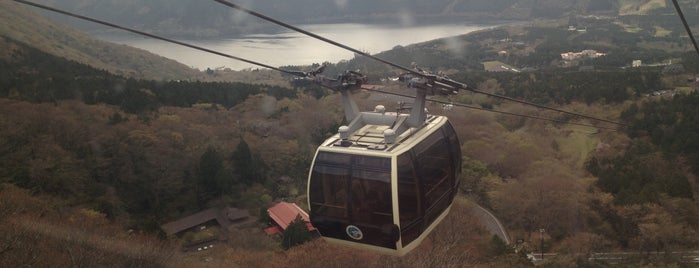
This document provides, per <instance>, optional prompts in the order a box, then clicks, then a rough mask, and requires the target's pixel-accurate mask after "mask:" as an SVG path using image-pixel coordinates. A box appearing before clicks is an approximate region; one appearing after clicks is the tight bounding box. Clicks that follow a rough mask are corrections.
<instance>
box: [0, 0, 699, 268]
mask: <svg viewBox="0 0 699 268" xmlns="http://www.w3.org/2000/svg"><path fill="white" fill-rule="evenodd" d="M592 2H594V1H592ZM584 22H585V20H584V19H580V20H578V23H584ZM594 22H595V24H592V23H590V24H588V25H591V26H588V28H587V31H588V32H587V33H581V32H577V31H576V32H572V31H568V30H567V29H566V28H567V25H560V24H555V23H554V25H555V26H537V25H533V26H532V25H516V26H511V27H503V28H498V29H492V30H486V31H482V32H477V33H474V34H470V35H465V36H460V37H457V38H456V39H454V40H451V41H446V40H436V41H431V42H426V43H421V44H416V45H411V46H405V47H402V46H400V47H396V48H394V49H392V50H390V51H386V52H383V53H380V54H379V56H381V57H383V58H386V59H389V60H391V61H395V62H397V63H399V64H402V65H406V66H408V65H410V63H412V62H417V63H419V64H420V66H421V67H422V66H424V67H425V68H427V69H430V70H434V71H435V72H442V73H443V74H445V75H449V77H451V78H453V79H455V80H457V81H464V82H466V83H468V84H469V85H472V86H474V87H476V88H478V89H481V90H484V91H487V92H491V93H496V94H502V95H506V96H509V97H514V98H521V99H526V100H528V101H531V102H535V103H538V104H543V105H550V106H553V107H557V108H561V109H565V110H570V111H575V112H577V113H581V114H586V115H593V116H595V117H598V118H604V119H607V120H612V121H618V122H620V123H621V124H623V125H622V126H620V127H619V128H618V129H616V130H610V128H611V127H610V126H608V125H607V124H605V123H603V122H594V121H591V120H589V119H585V118H576V117H574V116H570V115H560V114H557V113H554V112H552V111H546V110H543V109H537V108H533V107H527V106H524V105H521V104H516V103H510V102H507V101H503V100H501V99H492V98H487V97H485V96H482V95H478V94H474V93H470V92H466V91H465V92H461V93H460V94H459V95H457V96H453V97H449V98H447V97H439V98H438V99H439V100H440V101H443V102H452V103H459V104H470V105H476V106H477V107H479V108H483V110H476V109H468V108H464V107H455V108H454V109H443V106H442V105H441V104H439V103H430V104H428V107H427V109H428V110H429V111H430V112H431V113H435V114H443V115H447V116H449V118H450V121H451V122H452V124H453V125H454V128H455V130H456V131H457V133H458V135H459V139H460V142H461V146H462V152H463V156H462V157H463V161H462V166H463V174H462V177H461V178H460V180H461V192H460V193H459V196H458V197H457V201H456V202H455V204H454V208H453V209H452V212H451V213H450V215H449V216H448V217H447V218H446V219H445V222H444V223H443V224H441V225H440V226H438V228H437V229H436V230H435V232H434V233H433V234H431V235H430V238H429V239H428V240H427V241H426V242H424V243H423V245H421V246H420V247H419V248H417V249H416V250H415V252H417V253H411V254H409V255H408V256H406V257H403V258H397V257H389V256H381V255H377V254H373V253H370V252H363V251H348V250H346V249H344V248H342V247H337V246H332V245H328V244H327V243H324V242H323V241H322V240H312V241H310V242H307V243H304V244H302V245H297V246H294V247H290V248H288V246H287V247H282V246H280V241H277V240H274V239H273V238H270V237H267V236H265V235H264V233H262V231H261V229H262V228H263V227H264V226H265V223H259V222H258V223H256V225H255V227H254V228H249V229H244V230H237V231H235V233H232V234H231V235H230V238H229V240H228V241H227V242H225V243H224V244H223V245H221V247H216V249H215V250H211V251H208V252H202V253H196V252H194V253H189V252H181V251H180V250H179V248H180V242H181V241H178V240H177V239H176V238H172V237H165V235H164V233H163V231H162V230H161V229H160V225H161V224H163V223H164V222H168V221H172V220H175V219H178V218H181V217H183V216H186V215H190V214H192V213H194V212H197V211H201V210H203V209H207V208H212V207H226V206H233V207H239V208H243V209H247V210H248V211H249V212H250V214H251V215H253V216H255V217H257V216H261V218H264V215H265V209H266V208H268V207H269V205H270V204H273V203H274V202H275V201H280V200H285V201H289V202H295V203H297V204H299V205H300V206H301V207H304V208H306V199H305V194H306V193H305V192H306V179H307V174H308V167H309V165H310V162H311V160H312V157H313V153H314V152H315V149H316V146H318V144H320V143H321V142H322V141H323V140H324V139H325V138H327V137H329V136H330V135H331V134H334V133H335V132H336V130H337V128H338V126H339V125H341V124H343V123H346V122H342V120H343V111H342V108H341V107H342V106H341V104H340V98H339V96H337V94H333V93H331V92H328V91H326V90H324V89H321V88H319V87H318V86H316V85H313V84H307V83H294V82H293V80H292V78H291V77H287V76H273V75H271V74H270V73H271V72H272V71H254V72H253V71H244V72H231V73H228V74H220V73H215V72H211V73H205V72H204V73H202V74H200V76H199V77H200V78H202V79H200V80H197V79H193V78H191V77H187V78H183V79H181V80H158V79H146V78H135V77H138V76H124V75H122V74H115V73H112V72H108V71H105V70H100V69H96V68H94V67H91V66H88V65H85V64H83V63H79V62H78V61H75V60H71V59H67V58H64V57H58V56H55V55H53V54H51V53H48V52H46V51H45V50H41V49H37V48H36V47H33V46H31V45H30V44H27V43H25V42H22V41H20V40H16V39H13V38H11V37H3V38H2V40H0V44H1V45H2V48H3V49H2V50H1V51H0V110H1V111H0V237H1V238H0V266H3V267H5V266H7V267H18V266H112V265H113V266H126V267H132V266H133V267H143V266H147V267H173V266H174V267H180V266H188V267H191V266H212V267H217V266H222V265H234V266H235V265H240V266H249V267H259V266H267V265H271V266H286V267H309V266H310V267H320V266H348V265H351V264H355V265H356V264H357V263H362V265H363V266H364V264H366V265H369V266H381V267H386V266H388V267H442V266H454V265H455V264H463V266H474V267H493V266H495V267H503V266H505V267H521V266H529V265H531V262H529V261H528V260H527V259H526V254H527V253H531V252H540V250H542V249H543V250H544V251H545V252H547V253H556V254H557V255H556V256H555V257H551V258H550V259H548V260H547V262H546V263H545V264H546V265H549V266H552V267H561V266H562V267H575V266H581V267H606V265H608V264H605V263H601V262H596V261H593V260H589V259H587V256H589V254H592V253H596V252H636V253H641V254H638V255H634V256H635V257H633V258H630V259H627V260H624V262H625V263H624V264H625V265H628V266H663V265H670V266H673V265H674V266H673V267H675V266H676V267H684V265H686V264H685V263H683V262H682V260H681V259H678V258H676V256H674V255H671V254H670V253H671V252H683V251H694V250H696V249H697V246H699V203H698V202H699V200H698V199H697V195H698V194H699V181H698V179H697V174H698V172H699V147H698V146H699V136H697V135H696V133H697V132H699V117H698V116H697V115H696V112H695V110H696V108H697V106H698V105H699V93H697V92H696V86H695V85H694V84H696V81H695V76H696V75H695V74H696V73H699V57H697V55H696V54H694V53H693V52H691V51H689V50H688V47H686V46H685V45H681V44H678V42H677V40H676V38H674V37H672V36H673V33H676V31H671V34H670V35H669V36H665V35H658V33H657V28H655V29H656V31H640V32H636V33H634V34H630V33H629V32H628V31H627V28H628V27H626V28H625V27H623V26H620V24H622V25H623V24H627V25H626V26H628V25H631V24H633V25H634V26H638V27H644V26H643V25H645V23H646V21H645V20H644V19H643V18H640V19H637V20H635V21H634V20H630V21H624V22H621V23H610V24H606V23H602V22H598V21H594ZM593 26H594V28H593ZM595 28H596V29H599V30H598V31H595V30H593V29H595ZM502 40H505V41H502ZM452 42H456V43H457V44H458V46H459V47H461V48H463V50H460V51H455V50H454V49H453V47H452V46H453V43H452ZM449 44H451V46H450V45H449ZM660 47H665V48H666V49H660ZM582 49H597V50H600V51H605V52H607V53H608V54H609V57H601V58H597V59H584V60H580V61H578V62H575V63H564V62H562V60H560V53H562V52H566V51H579V50H582ZM501 50H507V51H509V53H508V54H507V55H505V56H503V55H501V54H498V52H499V51H501ZM557 53H558V54H557ZM557 55H558V56H557ZM634 59H641V60H643V61H644V62H649V63H664V62H666V61H668V60H670V59H672V60H675V62H677V60H681V61H680V62H681V64H682V67H683V68H682V69H681V70H680V71H671V72H669V71H667V70H666V68H665V66H664V65H657V66H655V65H653V66H644V67H642V68H629V66H627V65H630V62H631V60H634ZM491 60H500V61H502V62H505V63H507V64H511V65H513V66H518V67H519V68H522V69H524V68H525V67H531V69H529V70H527V71H522V72H518V73H504V72H502V73H500V72H486V71H485V70H484V68H483V66H482V62H484V61H491ZM584 66H592V67H593V68H581V67H584ZM284 68H287V69H290V70H291V69H293V70H309V69H311V68H312V67H311V66H287V67H284ZM356 69H360V70H362V72H365V73H367V74H368V76H369V79H370V81H371V82H372V83H376V84H381V85H382V86H384V87H385V88H386V89H388V90H391V91H397V92H405V90H406V88H405V86H404V85H400V84H398V83H391V82H387V81H382V80H381V79H383V78H386V77H391V76H393V75H396V73H395V71H393V70H390V69H387V68H386V67H385V66H381V65H380V64H376V63H374V62H370V61H368V60H366V59H362V58H358V57H357V58H354V59H351V60H347V61H343V62H339V63H331V64H330V65H329V66H328V68H327V69H326V74H327V75H332V74H336V73H340V72H342V71H344V70H356ZM219 75H220V76H219ZM230 75H233V76H235V75H238V76H240V77H243V76H245V77H246V78H245V79H249V80H257V81H268V80H274V81H272V82H271V83H262V82H260V83H247V82H246V83H242V82H226V81H222V80H224V78H223V77H225V76H230ZM239 80H242V78H239ZM661 91H665V92H669V93H664V94H660V93H658V92H661ZM656 93H657V94H656ZM355 98H356V100H357V102H358V104H359V105H360V107H361V108H362V109H370V108H372V107H374V106H375V105H376V104H385V105H387V107H390V108H389V109H394V108H395V109H398V108H397V107H393V106H396V105H397V104H395V103H396V101H395V100H394V99H392V98H390V97H385V96H383V95H381V94H377V93H370V92H366V91H365V92H358V93H356V94H355ZM490 111H506V112H509V113H515V114H520V115H526V116H533V117H546V118H552V119H555V120H554V121H544V120H535V119H531V118H530V119H527V118H525V117H517V116H511V115H505V114H498V113H493V112H490ZM569 123H575V124H569ZM614 127H616V126H614ZM474 204H479V205H482V206H484V207H487V208H488V209H490V210H491V211H492V212H493V213H494V214H495V215H497V216H498V218H500V220H501V221H502V222H503V224H504V225H505V227H506V228H507V230H508V232H509V234H510V236H511V237H512V238H513V240H515V241H518V242H516V244H513V245H504V243H503V242H502V241H501V240H499V239H497V238H494V237H493V236H492V235H491V234H489V233H488V232H487V230H485V229H484V228H483V227H481V225H480V224H479V223H478V222H477V221H478V220H477V219H476V218H475V217H474V216H473V213H472V212H471V210H472V207H473V206H474ZM306 209H307V208H306ZM542 229H543V230H545V232H540V230H542ZM287 238H288V237H287ZM304 239H305V238H304ZM39 241H42V243H39ZM39 244H40V246H36V247H29V246H28V245H39ZM282 244H283V243H282ZM5 254H7V255H5ZM10 254H12V256H13V257H12V258H9V257H8V258H5V257H4V256H3V255H5V256H10ZM547 258H549V257H547Z"/></svg>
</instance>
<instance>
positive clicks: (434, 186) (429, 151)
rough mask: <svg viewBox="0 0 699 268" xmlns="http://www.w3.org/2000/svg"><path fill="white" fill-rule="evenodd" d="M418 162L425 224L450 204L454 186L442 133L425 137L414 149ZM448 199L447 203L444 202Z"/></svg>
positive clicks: (446, 142) (451, 168) (450, 161)
mask: <svg viewBox="0 0 699 268" xmlns="http://www.w3.org/2000/svg"><path fill="white" fill-rule="evenodd" d="M414 151H415V155H416V158H417V162H418V168H417V170H418V175H419V179H420V184H421V187H422V191H423V197H424V200H423V205H424V206H425V215H426V218H425V219H424V220H425V224H426V225H429V224H431V223H432V221H433V220H434V218H435V217H433V215H439V214H440V213H441V212H442V211H444V210H445V209H446V208H447V206H449V204H450V203H451V197H452V195H451V193H452V187H453V185H454V169H453V167H452V166H453V163H454V161H453V158H452V157H451V149H450V148H449V144H448V141H447V139H446V138H445V137H444V134H443V133H442V131H437V132H435V133H433V134H432V135H430V136H429V137H427V139H425V140H424V141H422V142H421V143H420V144H419V145H418V146H416V147H415V148H414ZM443 199H448V200H449V202H444V200H443Z"/></svg>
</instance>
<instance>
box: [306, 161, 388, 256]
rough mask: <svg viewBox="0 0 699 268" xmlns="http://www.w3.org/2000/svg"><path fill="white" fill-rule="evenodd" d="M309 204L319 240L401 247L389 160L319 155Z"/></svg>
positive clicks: (311, 181) (312, 178) (310, 185)
mask: <svg viewBox="0 0 699 268" xmlns="http://www.w3.org/2000/svg"><path fill="white" fill-rule="evenodd" d="M309 200H310V206H311V222H312V224H313V226H315V227H316V228H317V229H318V231H319V232H320V234H321V236H323V237H328V238H334V239H340V240H344V241H347V242H351V243H358V244H366V245H373V246H378V247H382V248H387V249H392V250H395V249H396V248H397V246H396V242H397V241H398V236H399V231H398V229H397V226H396V224H395V223H394V221H393V202H392V192H391V159H390V158H387V157H377V156H367V155H353V154H341V153H332V152H322V151H321V152H318V155H317V156H316V160H315V162H314V166H313V170H312V173H311V178H310V181H309Z"/></svg>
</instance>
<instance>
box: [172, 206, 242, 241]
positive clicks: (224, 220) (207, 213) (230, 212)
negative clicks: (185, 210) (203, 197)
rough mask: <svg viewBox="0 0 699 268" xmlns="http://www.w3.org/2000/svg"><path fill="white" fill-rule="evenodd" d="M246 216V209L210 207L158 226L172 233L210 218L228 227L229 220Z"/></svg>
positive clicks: (237, 219) (232, 220) (236, 219)
mask: <svg viewBox="0 0 699 268" xmlns="http://www.w3.org/2000/svg"><path fill="white" fill-rule="evenodd" d="M248 216H249V214H248V212H247V211H245V210H241V209H237V208H231V207H227V208H223V209H218V208H210V209H207V210H203V211H200V212H197V213H194V214H192V215H189V216H186V217H184V218H180V219H179V220H175V221H171V222H168V223H165V224H163V225H161V226H160V228H161V229H163V231H165V233H166V234H167V235H174V234H177V233H179V232H182V231H185V230H187V229H190V228H192V227H196V226H198V225H201V224H204V223H207V222H209V221H212V220H215V221H216V222H217V223H218V224H219V225H221V226H222V227H224V228H228V226H229V225H231V222H234V221H239V220H242V219H245V218H247V217H248Z"/></svg>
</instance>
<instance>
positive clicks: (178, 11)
mask: <svg viewBox="0 0 699 268" xmlns="http://www.w3.org/2000/svg"><path fill="white" fill-rule="evenodd" d="M36 1H37V2H41V3H44V4H48V5H51V6H54V7H57V8H61V9H65V10H69V11H72V12H77V13H80V14H85V15H88V16H94V17H98V18H101V19H105V20H108V21H112V22H116V23H122V24H126V25H128V26H131V27H136V28H140V29H147V30H149V31H154V32H158V33H162V34H171V35H181V36H182V35H185V36H194V37H214V36H221V35H232V34H236V33H240V32H243V31H249V30H250V28H252V29H255V30H256V29H258V28H259V27H268V26H269V25H270V24H269V23H266V22H263V21H261V20H259V19H257V18H253V17H252V16H250V15H244V14H242V13H240V12H237V11H235V10H233V9H230V8H227V7H225V6H223V5H221V4H219V3H216V2H214V1H202V0H176V1H175V0H36ZM231 2H233V3H236V4H240V5H243V6H246V7H248V8H250V9H253V10H255V11H258V12H260V13H263V14H266V15H268V16H271V17H274V18H278V19H281V20H284V21H287V22H291V23H295V24H303V23H325V22H360V21H367V20H375V21H380V22H386V23H420V22H422V21H432V20H449V21H454V20H462V21H463V20H530V19H536V18H566V17H568V16H570V15H571V14H577V15H581V14H605V15H618V14H620V11H621V12H623V13H625V14H634V13H643V12H646V11H648V10H654V9H667V8H671V6H670V7H668V6H667V5H665V0H382V1H376V0H352V1H350V0H334V1H317V0H285V1H253V0H231ZM682 2H687V4H691V5H692V6H697V3H695V2H692V1H690V0H684V1H682ZM632 11H633V12H632ZM71 23H73V24H75V23H76V22H74V21H73V22H71ZM81 25H82V27H89V28H90V29H91V30H95V29H97V28H95V27H94V25H87V24H81Z"/></svg>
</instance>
